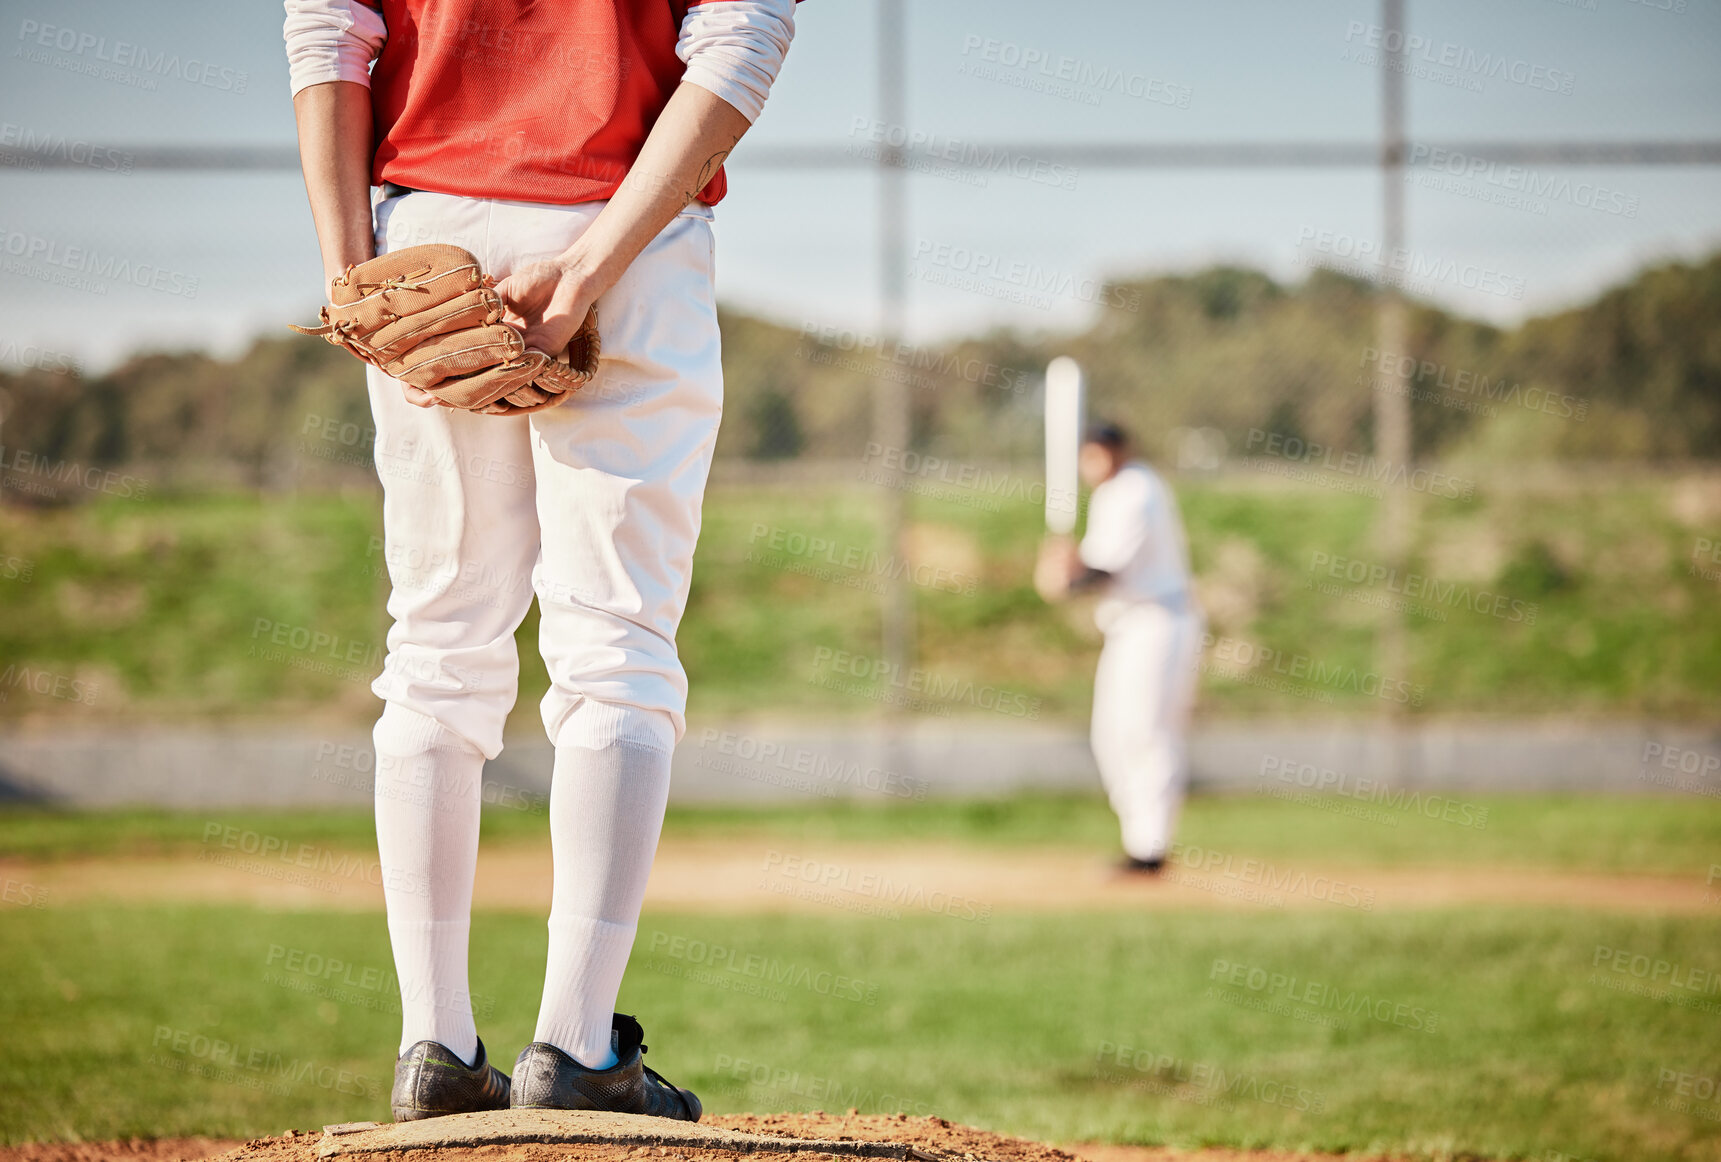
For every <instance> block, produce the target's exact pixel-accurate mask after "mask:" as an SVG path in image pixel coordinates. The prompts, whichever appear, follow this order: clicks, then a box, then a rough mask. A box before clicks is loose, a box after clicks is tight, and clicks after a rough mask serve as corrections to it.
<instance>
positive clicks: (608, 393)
mask: <svg viewBox="0 0 1721 1162" xmlns="http://www.w3.org/2000/svg"><path fill="white" fill-rule="evenodd" d="M421 7H422V8H423V10H422V11H420V10H419V9H420V8H421ZM285 8H286V13H287V20H286V25H285V35H286V40H287V53H288V60H289V62H290V65H291V79H292V86H293V91H294V92H295V93H297V92H299V91H300V90H301V89H303V88H305V87H307V86H309V85H313V84H321V83H325V82H332V81H343V82H350V83H353V84H360V85H365V86H367V87H370V88H372V90H373V98H372V106H373V109H374V110H375V111H377V112H378V113H379V114H380V115H381V118H380V119H381V120H383V121H386V122H387V127H386V135H385V137H384V141H383V144H382V145H380V146H379V147H378V149H377V150H376V157H375V159H374V161H375V167H374V168H373V179H374V180H375V182H377V183H382V182H388V183H395V182H396V181H398V182H399V186H400V187H407V186H410V187H414V188H412V189H407V190H405V191H404V192H400V191H399V190H397V188H396V187H395V186H394V185H392V184H390V185H385V187H384V189H385V193H388V195H389V196H386V197H385V198H384V199H383V200H382V201H381V202H380V203H378V205H377V206H376V244H377V251H378V253H386V252H387V251H389V250H394V249H399V248H402V247H406V246H413V245H418V244H420V243H429V242H446V243H454V244H456V245H459V246H462V247H464V248H465V249H467V250H470V251H471V252H472V253H473V254H474V255H476V256H477V258H478V261H479V262H480V263H481V264H482V266H483V268H484V270H485V271H486V272H487V273H488V274H491V275H493V276H495V277H496V278H498V279H502V278H505V277H507V276H508V275H509V274H510V273H511V272H512V271H514V270H516V269H518V268H520V267H522V266H523V265H525V264H527V263H530V262H533V261H535V260H538V259H545V258H551V257H554V256H556V255H559V254H561V253H562V252H564V251H565V250H567V248H568V247H569V246H570V245H571V244H572V243H573V242H574V241H575V239H577V238H578V237H579V236H580V235H581V234H582V233H583V232H584V231H585V230H586V229H587V227H589V226H590V225H591V224H592V222H593V221H594V220H595V219H596V218H597V216H598V214H599V212H600V211H601V210H602V209H603V207H604V205H605V204H606V203H605V201H604V199H605V198H607V197H609V196H610V193H611V192H613V190H614V189H616V188H619V185H620V183H621V180H622V178H623V176H624V175H626V174H627V173H629V172H630V171H631V168H632V166H633V164H634V161H633V159H634V157H635V156H637V148H638V147H639V145H640V144H641V143H642V142H643V140H644V135H645V134H646V132H647V131H648V128H649V126H650V125H651V124H652V123H653V122H654V121H655V119H656V117H657V116H658V114H659V112H660V111H661V109H662V108H663V107H664V104H665V103H666V102H667V101H668V100H669V99H670V94H671V92H672V91H673V90H674V88H675V87H676V86H678V85H680V84H683V83H685V84H692V85H697V86H699V87H700V88H703V89H705V90H707V91H708V92H711V93H713V94H715V95H716V96H717V97H719V98H721V99H723V100H725V101H727V102H728V103H729V104H730V105H732V106H734V107H735V109H736V110H738V111H739V112H740V113H741V114H742V115H743V116H745V117H746V118H747V119H748V120H749V121H751V120H753V119H754V118H755V117H757V116H758V114H759V111H760V109H761V108H762V106H763V105H764V103H765V98H766V95H767V93H768V91H769V89H770V87H771V84H772V83H773V81H774V80H775V77H776V75H777V70H778V68H779V67H780V66H781V64H782V61H783V56H784V53H785V52H787V50H788V47H789V41H790V38H791V37H792V35H793V32H794V16H793V10H794V0H686V2H684V3H680V4H675V5H671V4H662V5H658V4H654V3H648V2H646V0H615V3H614V4H611V5H605V4H601V3H594V4H588V5H585V6H584V7H582V8H580V9H579V10H578V12H576V11H575V9H574V6H573V5H572V4H571V2H570V3H563V4H562V5H560V6H554V5H549V4H536V3H533V2H531V0H513V2H512V3H509V4H501V3H495V4H486V3H483V2H481V0H465V2H464V3H462V4H458V5H456V4H454V3H452V2H450V0H445V2H444V3H441V4H438V5H432V6H419V5H410V6H409V5H407V4H405V3H404V2H403V0H285ZM456 9H458V10H459V11H456ZM463 14H464V15H463ZM391 22H392V23H395V24H398V25H402V26H404V27H406V28H407V29H408V32H407V33H406V34H405V35H404V36H403V37H402V38H401V39H400V41H399V45H398V46H397V47H396V50H395V51H394V52H393V54H392V56H391V55H390V52H389V49H388V47H387V46H388V45H389V43H390V42H389V29H388V24H389V23H391ZM399 46H404V47H399ZM379 53H380V54H381V55H380V56H379ZM373 62H375V63H374V66H373ZM681 62H684V63H685V70H684V71H682V70H681V69H680V68H679V64H680V63H681ZM547 69H548V70H561V71H560V72H552V71H545V70H547ZM618 77H623V78H627V84H626V85H620V84H619V83H618V81H617V78H618ZM515 79H519V80H520V81H522V82H524V81H527V80H531V81H534V82H537V83H536V84H535V85H525V84H511V83H510V82H511V81H513V80H515ZM544 82H548V83H544ZM379 85H380V86H381V88H382V96H381V97H380V98H379V97H377V96H375V91H376V89H377V88H378V86H379ZM558 101H559V102H561V104H557V102H558ZM502 106H505V107H506V110H505V111H503V110H502V108H501V107H502ZM474 110H478V111H479V112H482V113H483V116H478V115H477V113H475V112H474ZM630 142H631V143H632V144H631V145H630V144H628V143H630ZM391 166H392V167H397V169H398V173H399V177H398V178H397V177H396V169H391V168H389V167H391ZM421 175H423V176H421ZM722 188H723V182H722V180H721V175H718V176H716V177H713V178H712V179H711V183H710V184H708V185H707V186H706V187H705V189H703V190H702V191H700V197H699V200H698V201H695V202H692V203H690V204H689V205H688V206H687V207H686V208H685V209H684V210H683V211H682V212H681V213H680V214H679V215H678V216H677V217H676V218H675V219H674V220H673V221H672V222H671V223H670V224H669V225H668V226H667V227H665V228H664V229H663V230H662V231H661V232H660V233H659V234H658V236H657V237H656V238H655V239H653V240H652V242H651V243H650V244H649V245H647V246H646V248H645V250H644V251H643V252H642V253H641V254H640V255H639V256H638V257H637V258H636V259H634V261H633V262H632V264H631V265H630V266H629V267H628V269H627V271H626V272H625V273H624V274H623V275H622V277H621V279H620V280H619V281H618V282H616V284H615V285H614V286H612V287H611V288H610V289H609V290H608V291H606V292H605V293H604V294H603V296H602V297H601V298H599V299H598V303H597V308H598V322H599V331H600V334H601V336H602V347H603V355H602V360H601V362H600V365H599V368H598V372H597V375H596V377H595V378H594V379H593V380H592V382H591V383H589V384H588V385H587V386H586V387H584V388H583V389H582V390H581V391H579V392H578V393H577V394H575V395H573V396H571V397H570V398H568V399H567V400H565V401H564V402H562V403H560V404H559V405H558V406H556V407H554V408H549V409H546V410H544V411H541V412H537V413H534V414H531V415H526V416H489V415H476V414H473V413H471V412H464V411H458V410H453V409H449V408H442V407H436V408H419V407H415V406H413V405H412V404H409V403H408V402H407V401H406V399H405V398H404V396H403V394H402V391H401V385H400V383H398V382H397V381H395V380H392V379H390V378H388V377H387V376H385V375H383V374H382V373H381V372H379V371H377V370H375V369H369V370H368V372H367V376H368V382H369V390H370V399H371V407H372V410H373V412H374V414H375V417H376V449H375V460H376V466H377V472H378V474H379V475H380V477H381V478H382V483H383V529H384V534H385V536H384V540H385V552H386V554H387V562H388V570H389V578H390V580H391V581H392V582H393V591H392V593H391V595H390V597H389V602H388V611H389V613H390V614H391V615H392V616H393V618H394V626H393V628H392V629H390V631H389V635H388V657H387V660H386V662H385V664H384V669H383V673H382V675H381V676H380V677H379V678H378V679H377V680H376V682H375V684H374V686H373V689H374V690H375V692H376V693H377V695H378V696H379V697H381V698H382V699H384V701H385V704H386V705H385V707H384V710H383V713H382V716H381V718H380V719H379V720H378V722H377V725H376V730H375V733H374V738H375V741H376V753H377V764H376V771H377V773H376V807H377V816H376V817H377V848H378V855H379V857H380V862H381V864H382V869H383V879H384V897H385V900H386V902H387V906H388V926H389V937H390V941H391V943H392V945H393V948H394V956H395V967H396V972H397V975H398V976H399V978H400V985H401V1049H402V1051H403V1052H404V1051H405V1050H406V1049H407V1048H408V1047H409V1046H411V1045H413V1044H415V1043H417V1042H418V1041H420V1040H431V1041H436V1042H439V1043H440V1044H442V1045H444V1046H446V1047H447V1048H449V1049H450V1050H452V1051H453V1052H454V1053H455V1054H456V1055H457V1056H459V1057H461V1058H462V1059H463V1060H467V1061H472V1060H474V1057H475V1054H476V1052H477V1048H478V1034H477V1030H476V1026H475V1024H474V1021H473V1017H472V1007H471V1003H470V994H469V992H468V990H467V945H468V936H469V933H470V923H471V919H470V914H471V903H472V880H473V874H474V871H475V869H476V863H477V855H478V825H479V813H480V808H481V805H482V804H481V797H482V772H483V764H484V761H485V760H486V759H487V758H494V757H496V755H497V754H498V753H499V752H500V751H501V749H502V727H503V723H504V721H505V720H506V718H507V715H508V712H509V710H510V708H511V707H512V706H513V704H514V698H515V694H516V692H517V683H518V674H519V659H518V657H517V654H516V651H515V647H514V631H515V629H516V627H518V626H519V624H520V622H521V619H522V618H524V617H525V614H526V611H527V609H528V608H529V607H530V605H531V602H532V600H533V598H534V596H535V597H536V599H537V601H538V605H539V609H540V611H541V615H542V617H541V624H540V629H539V648H540V650H541V652H542V653H543V656H544V660H545V663H546V665H547V666H548V669H549V674H550V690H549V693H548V694H546V695H545V697H544V699H543V702H542V704H541V707H540V709H541V711H542V716H543V720H544V727H545V729H546V730H547V731H548V732H549V736H550V739H551V741H552V742H553V743H554V744H555V752H556V758H555V766H554V770H553V773H552V777H551V790H550V811H549V814H550V840H551V848H552V852H553V856H554V881H553V890H552V897H551V906H550V919H549V937H550V939H549V956H548V964H547V967H546V971H545V983H544V997H543V1003H542V1005H541V1007H540V1009H539V1014H538V1025H537V1030H536V1033H535V1035H534V1038H533V1039H534V1040H535V1041H540V1042H547V1043H549V1044H551V1045H554V1046H556V1047H557V1048H558V1049H561V1050H562V1051H564V1052H566V1053H568V1054H570V1055H571V1056H573V1057H574V1058H575V1059H576V1060H577V1061H579V1062H581V1063H582V1064H584V1065H586V1066H588V1067H590V1068H594V1069H602V1068H605V1067H607V1066H608V1065H609V1064H611V1063H613V1061H614V1055H613V1053H612V1052H611V1047H610V1027H611V1016H612V1010H613V1006H614V1004H615V1000H616V995H617V992H618V990H619V988H620V986H621V978H622V974H623V971H624V970H625V968H626V965H627V958H628V953H629V950H630V949H631V948H632V945H633V938H634V934H635V931H636V929H637V926H638V921H639V910H640V905H641V902H642V901H643V899H644V895H645V884H646V878H647V876H648V874H649V872H650V869H651V862H652V857H653V856H654V855H655V853H656V849H657V841H658V834H659V830H660V827H661V825H662V821H663V812H664V805H665V803H666V801H667V798H668V789H669V767H670V761H669V757H670V751H671V750H672V749H673V747H674V745H675V742H676V741H677V740H678V739H679V738H680V737H681V735H682V733H683V731H684V730H685V722H684V717H683V716H684V713H685V710H686V704H687V678H686V675H685V673H684V672H683V670H682V666H681V661H680V659H679V657H678V655H677V652H676V647H675V634H676V629H677V627H678V626H679V624H680V621H681V615H682V611H683V610H684V608H685V606H686V603H687V594H688V584H689V581H690V578H691V575H692V566H693V551H694V546H695V543H696V542H697V540H698V537H699V523H700V507H701V502H702V497H703V494H704V489H705V481H706V476H707V474H708V472H709V470H710V466H711V456H712V450H713V447H714V445H715V443H716V439H717V426H718V420H719V418H720V416H721V414H722V410H723V372H722V365H721V361H720V358H719V336H718V329H717V305H716V301H715V296H714V286H713V279H714V270H713V267H714V253H713V240H712V225H711V223H712V211H711V209H710V203H712V202H714V201H715V200H716V198H717V197H720V196H721V190H722ZM432 191H443V192H432ZM539 192H542V196H539ZM521 199H525V200H521Z"/></svg>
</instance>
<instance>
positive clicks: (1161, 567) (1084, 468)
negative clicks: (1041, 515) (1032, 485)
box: [1034, 424, 1203, 874]
mask: <svg viewBox="0 0 1721 1162" xmlns="http://www.w3.org/2000/svg"><path fill="white" fill-rule="evenodd" d="M1080 471H1081V477H1082V483H1084V484H1086V485H1087V486H1088V487H1089V488H1091V489H1093V495H1092V497H1091V498H1090V499H1089V501H1088V525H1087V533H1086V535H1085V536H1084V537H1083V538H1082V540H1081V544H1080V545H1079V546H1078V545H1077V544H1076V543H1075V542H1074V541H1073V540H1072V539H1071V538H1069V537H1048V538H1046V540H1045V541H1044V543H1042V545H1041V546H1040V558H1039V562H1038V564H1037V565H1036V567H1035V570H1034V586H1035V588H1036V589H1038V590H1039V592H1040V596H1042V597H1044V598H1045V599H1046V600H1047V601H1062V600H1064V599H1066V598H1068V597H1070V596H1072V595H1075V594H1080V593H1087V592H1094V593H1097V594H1099V596H1100V601H1099V605H1098V608H1097V609H1096V610H1095V612H1094V621H1095V623H1096V624H1097V625H1098V626H1099V628H1100V631H1101V632H1102V633H1104V634H1105V648H1104V649H1102V650H1101V651H1100V662H1099V670H1098V672H1097V673H1096V674H1095V675H1094V714H1093V729H1092V735H1091V738H1092V743H1093V749H1094V760H1095V761H1096V762H1097V763H1098V764H1099V769H1100V777H1101V779H1102V780H1103V781H1104V783H1105V788H1106V794H1107V796H1108V797H1109V798H1110V799H1111V805H1112V810H1114V811H1115V812H1117V817H1118V821H1119V823H1120V824H1121V825H1122V831H1123V849H1124V856H1125V859H1124V864H1123V866H1124V868H1125V869H1126V870H1128V871H1131V872H1139V873H1144V874H1153V873H1156V872H1158V871H1159V870H1160V868H1161V867H1162V866H1163V864H1164V861H1165V857H1166V853H1167V852H1168V851H1169V850H1170V847H1171V836H1172V832H1173V830H1174V829H1175V827H1176V825H1177V816H1178V812H1179V809H1180V808H1181V807H1182V804H1183V794H1184V789H1185V787H1186V785H1187V783H1188V771H1189V759H1188V745H1187V734H1188V728H1189V715H1190V710H1191V709H1192V707H1193V705H1194V701H1195V683H1196V676H1197V675H1196V662H1197V660H1198V659H1199V657H1200V653H1201V635H1202V630H1203V620H1202V616H1201V610H1200V607H1199V606H1198V605H1197V603H1196V600H1195V594H1194V591H1193V589H1192V587H1191V585H1190V578H1189V551H1188V548H1187V544H1186V542H1185V539H1184V533H1183V522H1182V520H1181V519H1180V518H1179V516H1178V512H1177V500H1176V498H1175V497H1174V496H1173V495H1172V493H1171V489H1170V488H1169V487H1167V486H1166V483H1165V481H1163V480H1161V479H1160V477H1159V475H1158V473H1156V472H1154V470H1153V469H1152V468H1150V467H1149V466H1148V465H1147V464H1146V462H1144V461H1142V460H1139V459H1134V458H1132V457H1131V456H1130V444H1129V438H1128V436H1127V435H1126V434H1125V433H1124V432H1123V430H1122V429H1121V428H1118V427H1117V426H1116V425H1113V424H1100V425H1097V426H1095V427H1094V428H1092V429H1090V430H1089V431H1088V433H1087V434H1086V436H1085V437H1084V439H1083V442H1082V448H1081V457H1080Z"/></svg>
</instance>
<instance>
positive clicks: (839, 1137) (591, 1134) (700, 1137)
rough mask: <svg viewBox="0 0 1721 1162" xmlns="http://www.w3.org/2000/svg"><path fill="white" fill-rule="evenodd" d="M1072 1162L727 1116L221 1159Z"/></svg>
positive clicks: (599, 1117) (492, 1130)
mask: <svg viewBox="0 0 1721 1162" xmlns="http://www.w3.org/2000/svg"><path fill="white" fill-rule="evenodd" d="M570 1156H572V1157H577V1158H579V1159H580V1162H646V1160H648V1159H663V1160H665V1162H671V1160H679V1162H847V1160H849V1159H889V1160H891V1162H973V1160H974V1159H977V1158H979V1159H985V1160H986V1162H1077V1160H1076V1158H1075V1156H1074V1155H1072V1154H1069V1153H1067V1152H1065V1151H1063V1150H1059V1149H1057V1148H1056V1147H1053V1146H1047V1145H1043V1144H1042V1143H1039V1142H1031V1141H1028V1140H1027V1139H1025V1138H1010V1137H1005V1136H1004V1135H1001V1134H992V1133H988V1132H987V1131H985V1130H976V1129H973V1128H972V1127H969V1126H959V1125H956V1124H954V1123H952V1122H947V1121H945V1120H944V1119H943V1118H911V1117H908V1116H907V1115H905V1114H896V1115H882V1116H867V1117H862V1116H860V1115H858V1114H849V1115H846V1116H845V1115H836V1114H732V1115H728V1116H717V1117H712V1118H709V1119H707V1120H706V1121H703V1122H698V1123H688V1122H675V1121H668V1120H665V1119H663V1118H647V1117H640V1116H638V1115H634V1114H610V1113H588V1112H573V1111H551V1110H501V1111H497V1112H495V1113H484V1114H455V1115H453V1116H451V1117H445V1118H431V1119H428V1120H426V1121H422V1122H403V1123H399V1124H378V1123H375V1122H351V1123H347V1124H344V1125H339V1126H329V1127H327V1128H326V1129H325V1130H324V1131H323V1133H322V1134H321V1135H320V1136H319V1135H317V1134H294V1135H292V1136H287V1137H280V1138H259V1139H256V1140H255V1141H251V1142H247V1143H246V1144H245V1145H243V1146H241V1147H239V1148H238V1149H237V1150H233V1151H230V1152H229V1153H227V1154H223V1155H221V1156H220V1158H219V1160H218V1162H480V1160H481V1162H550V1160H551V1159H564V1158H568V1157H570Z"/></svg>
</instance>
